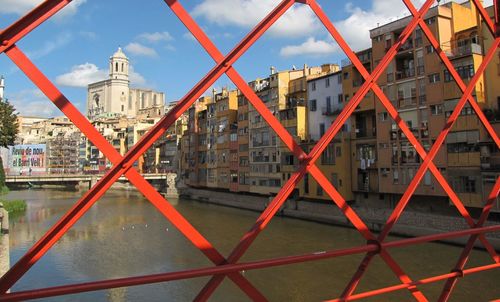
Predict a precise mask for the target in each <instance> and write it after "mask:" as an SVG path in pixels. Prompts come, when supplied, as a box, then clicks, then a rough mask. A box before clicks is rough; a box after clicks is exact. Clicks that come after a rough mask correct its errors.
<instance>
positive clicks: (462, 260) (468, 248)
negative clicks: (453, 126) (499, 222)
mask: <svg viewBox="0 0 500 302" xmlns="http://www.w3.org/2000/svg"><path fill="white" fill-rule="evenodd" d="M499 192H500V177H499V178H497V181H496V183H495V186H494V187H493V190H492V191H491V193H490V195H489V196H488V200H487V202H486V204H485V207H484V208H483V211H482V213H481V217H480V218H479V221H478V222H477V226H476V227H477V228H480V227H482V226H483V224H484V223H485V222H486V220H487V219H488V215H489V213H490V210H491V207H492V205H493V202H494V201H495V200H496V199H497V197H498V193H499ZM477 238H478V235H477V234H474V235H471V236H470V238H469V240H468V241H467V244H466V245H465V248H464V250H463V251H462V253H461V254H460V257H459V258H458V261H457V264H456V265H455V268H454V269H453V270H452V272H453V271H456V272H461V271H463V269H464V267H465V265H466V264H467V261H468V260H469V256H470V254H471V252H472V249H473V248H474V244H475V243H476V240H477ZM495 262H496V263H500V261H498V259H497V260H496V261H495ZM457 282H458V276H453V277H450V278H448V280H446V283H445V285H444V286H443V291H442V292H441V295H440V296H439V300H438V301H440V302H441V301H448V299H449V298H450V295H451V292H452V290H453V288H454V287H455V285H456V284H457Z"/></svg>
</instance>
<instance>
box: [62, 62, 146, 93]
mask: <svg viewBox="0 0 500 302" xmlns="http://www.w3.org/2000/svg"><path fill="white" fill-rule="evenodd" d="M108 78H109V72H108V71H107V70H104V69H100V68H99V67H97V66H96V65H95V64H92V63H85V64H80V65H76V66H73V67H72V68H71V70H70V72H68V73H65V74H62V75H59V76H57V77H56V83H57V84H58V85H61V86H67V87H80V88H86V87H87V86H88V85H89V84H91V83H95V82H99V81H102V80H105V79H108ZM129 78H130V83H131V84H132V85H145V84H146V80H145V79H144V77H143V76H142V75H141V74H139V73H137V72H135V71H134V68H133V67H132V66H130V68H129Z"/></svg>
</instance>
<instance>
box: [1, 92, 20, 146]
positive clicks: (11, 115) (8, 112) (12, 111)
mask: <svg viewBox="0 0 500 302" xmlns="http://www.w3.org/2000/svg"><path fill="white" fill-rule="evenodd" d="M18 132H19V125H18V123H17V113H16V108H14V106H12V104H11V103H9V101H8V100H6V101H5V102H2V101H0V147H5V148H7V147H8V146H12V145H14V141H15V140H16V137H17V133H18Z"/></svg>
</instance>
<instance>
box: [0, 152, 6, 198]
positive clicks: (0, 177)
mask: <svg viewBox="0 0 500 302" xmlns="http://www.w3.org/2000/svg"><path fill="white" fill-rule="evenodd" d="M3 188H6V187H5V171H4V170H3V160H2V157H1V156H0V190H3ZM0 194H1V192H0Z"/></svg>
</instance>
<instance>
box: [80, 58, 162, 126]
mask: <svg viewBox="0 0 500 302" xmlns="http://www.w3.org/2000/svg"><path fill="white" fill-rule="evenodd" d="M129 72H130V65H129V60H128V58H127V56H126V55H125V54H124V53H123V51H122V49H121V48H118V50H117V51H116V52H115V53H114V54H113V56H111V57H110V59H109V78H108V79H106V80H103V81H100V82H96V83H92V84H89V85H88V89H87V117H88V118H89V120H95V119H97V118H99V117H102V116H125V117H127V118H139V119H141V118H154V117H160V116H163V115H164V113H165V94H164V93H162V92H157V91H153V90H151V89H138V88H131V87H130V79H129Z"/></svg>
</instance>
